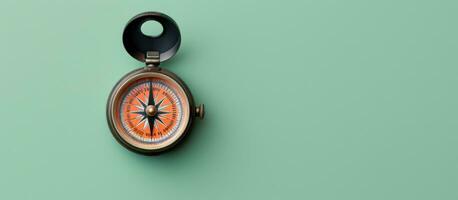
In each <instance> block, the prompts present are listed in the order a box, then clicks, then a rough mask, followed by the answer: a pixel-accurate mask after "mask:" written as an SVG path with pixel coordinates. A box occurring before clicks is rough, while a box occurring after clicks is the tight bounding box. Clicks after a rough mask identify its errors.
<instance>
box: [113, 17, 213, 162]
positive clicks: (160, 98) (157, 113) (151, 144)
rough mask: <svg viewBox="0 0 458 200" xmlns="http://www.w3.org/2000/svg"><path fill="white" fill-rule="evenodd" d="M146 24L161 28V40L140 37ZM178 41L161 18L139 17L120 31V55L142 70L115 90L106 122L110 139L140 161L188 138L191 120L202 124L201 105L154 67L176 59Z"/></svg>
mask: <svg viewBox="0 0 458 200" xmlns="http://www.w3.org/2000/svg"><path fill="white" fill-rule="evenodd" d="M150 20H153V21H157V22H159V23H160V24H161V25H162V27H163V32H162V33H161V34H160V35H158V36H149V35H144V34H143V33H142V31H141V26H142V24H143V23H145V22H147V21H150ZM180 41H181V36H180V31H179V29H178V26H177V24H176V23H175V21H173V19H172V18H170V17H169V16H167V15H165V14H163V13H158V12H146V13H142V14H139V15H137V16H135V17H133V18H132V19H131V20H130V21H129V22H128V23H127V25H126V27H125V29H124V33H123V43H124V47H125V49H126V50H127V52H128V53H129V54H130V55H131V56H132V57H134V58H135V59H137V60H139V61H142V62H144V63H145V66H144V67H142V68H139V69H136V70H134V71H132V72H130V73H128V74H126V75H125V76H124V77H123V78H121V80H120V81H119V82H118V83H117V84H116V85H115V86H114V88H113V90H112V91H111V94H110V97H109V99H108V104H107V119H108V125H109V127H110V129H111V132H112V134H113V136H114V137H115V138H116V140H117V141H118V142H119V143H120V144H121V145H123V146H124V147H126V148H127V149H129V150H131V151H134V152H136V153H140V154H145V155H154V154H158V153H161V152H164V151H166V150H168V149H170V148H171V147H173V146H175V145H176V144H177V143H179V141H180V140H181V139H182V138H183V137H184V136H185V135H186V134H187V132H189V130H190V128H191V125H192V123H193V121H194V118H196V117H198V118H201V119H203V118H204V115H205V110H204V105H203V104H201V105H195V104H194V99H193V97H192V95H191V92H190V90H189V88H188V87H187V86H186V84H185V83H184V82H183V81H182V80H181V79H180V78H179V77H178V76H177V75H175V74H174V73H172V72H170V71H168V70H166V69H164V68H161V67H159V65H160V63H161V62H163V61H166V60H168V59H170V58H171V57H172V56H173V55H175V53H176V52H177V50H178V48H179V46H180Z"/></svg>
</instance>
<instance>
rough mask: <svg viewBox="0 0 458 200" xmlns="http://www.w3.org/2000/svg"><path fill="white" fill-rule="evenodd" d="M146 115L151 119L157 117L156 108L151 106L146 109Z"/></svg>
mask: <svg viewBox="0 0 458 200" xmlns="http://www.w3.org/2000/svg"><path fill="white" fill-rule="evenodd" d="M145 113H146V115H148V116H150V117H152V116H154V115H156V113H157V109H156V106H153V105H149V106H148V107H146V109H145Z"/></svg>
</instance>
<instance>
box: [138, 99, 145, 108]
mask: <svg viewBox="0 0 458 200" xmlns="http://www.w3.org/2000/svg"><path fill="white" fill-rule="evenodd" d="M136 98H137V101H138V102H140V104H142V106H143V108H146V104H145V103H144V102H143V101H142V100H141V99H140V98H138V97H136Z"/></svg>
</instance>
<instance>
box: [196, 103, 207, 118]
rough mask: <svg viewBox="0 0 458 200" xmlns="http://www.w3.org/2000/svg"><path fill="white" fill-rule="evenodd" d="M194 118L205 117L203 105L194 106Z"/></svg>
mask: <svg viewBox="0 0 458 200" xmlns="http://www.w3.org/2000/svg"><path fill="white" fill-rule="evenodd" d="M196 117H199V118H200V119H204V117H205V106H204V104H200V105H197V106H196Z"/></svg>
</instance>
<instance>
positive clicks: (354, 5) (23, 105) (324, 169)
mask: <svg viewBox="0 0 458 200" xmlns="http://www.w3.org/2000/svg"><path fill="white" fill-rule="evenodd" d="M457 10H458V2H457V1H452V0H448V1H447V0H439V1H432V0H431V1H424V0H385V1H365V0H348V1H337V0H320V1H317V0H315V1H311V0H304V1H302V0H301V1H300V0H297V1H294V0H290V1H250V0H248V1H247V0H234V1H220V0H217V1H209V0H208V1H205V0H194V1H177V0H167V1H165V0H164V1H146V0H138V1H88V0H81V1H67V2H64V1H50V0H47V1H23V0H22V1H18V0H14V1H13V0H2V1H1V3H0V25H1V28H0V55H1V59H0V91H1V92H2V96H1V97H2V98H1V99H0V113H1V115H0V121H1V123H0V125H1V131H0V133H1V134H0V136H1V138H0V158H1V161H0V188H1V189H0V199H5V200H6V199H48V200H52V199H112V200H115V199H124V200H125V199H228V200H229V199H231V200H232V199H313V200H322V199H323V200H331V199H333V200H334V199H338V200H347V199H348V200H359V199H360V200H387V199H389V200H394V199H396V200H397V199H399V200H423V199H424V200H430V199H438V200H448V199H450V200H452V199H453V200H456V199H458V189H457V188H458V156H457V152H458V145H457V143H458V94H457V86H458V55H457V54H458V26H457V19H458V12H457ZM144 11H161V12H164V13H166V14H168V15H170V16H171V17H172V18H174V19H175V21H176V22H177V23H178V25H179V26H180V29H181V33H182V45H181V48H180V50H179V52H178V54H177V55H176V56H175V57H174V58H173V59H172V60H171V61H169V62H166V63H164V64H163V65H162V66H163V67H164V68H167V69H169V70H171V71H173V72H175V73H176V74H178V75H179V76H180V77H181V78H182V79H183V80H184V81H185V82H186V83H187V84H188V86H189V87H190V88H191V91H192V92H193V95H194V97H195V100H196V102H197V103H205V105H206V108H207V116H206V119H205V120H203V121H197V123H196V124H195V127H194V129H193V131H192V133H191V135H190V136H189V138H187V140H186V142H185V143H184V144H183V145H180V146H179V147H177V148H176V149H175V150H174V151H172V152H169V153H166V154H164V155H161V156H157V157H145V156H142V155H137V154H134V153H132V152H129V151H127V150H126V149H124V148H123V147H122V146H120V145H119V144H118V143H117V142H116V141H115V140H114V138H113V137H112V135H111V133H110V131H109V128H108V126H107V122H106V118H105V106H106V100H107V98H108V95H109V92H110V90H111V89H112V87H113V86H114V85H115V83H116V82H117V81H118V80H119V79H120V78H121V77H122V76H123V75H124V74H126V73H128V72H129V71H131V70H134V69H137V68H139V67H142V66H143V64H142V63H140V62H138V61H136V60H135V59H133V58H132V57H130V56H129V55H128V54H127V52H126V51H125V50H124V47H123V45H122V40H121V36H122V31H123V28H124V26H125V24H126V22H127V21H128V20H129V19H130V18H131V17H133V16H134V15H136V14H138V13H140V12H144Z"/></svg>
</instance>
